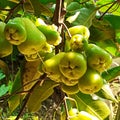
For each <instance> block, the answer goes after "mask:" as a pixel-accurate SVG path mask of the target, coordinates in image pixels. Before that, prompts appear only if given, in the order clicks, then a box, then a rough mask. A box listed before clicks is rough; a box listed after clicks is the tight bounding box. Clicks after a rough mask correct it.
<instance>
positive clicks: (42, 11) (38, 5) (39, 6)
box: [30, 0, 53, 17]
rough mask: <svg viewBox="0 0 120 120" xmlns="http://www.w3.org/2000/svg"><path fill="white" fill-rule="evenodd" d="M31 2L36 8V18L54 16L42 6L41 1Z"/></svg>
mask: <svg viewBox="0 0 120 120" xmlns="http://www.w3.org/2000/svg"><path fill="white" fill-rule="evenodd" d="M30 2H31V4H32V6H33V8H34V12H35V13H34V14H35V15H36V16H40V15H45V16H49V17H52V16H53V13H52V12H51V10H50V9H49V8H48V7H47V6H45V5H43V4H41V3H40V2H39V0H30Z"/></svg>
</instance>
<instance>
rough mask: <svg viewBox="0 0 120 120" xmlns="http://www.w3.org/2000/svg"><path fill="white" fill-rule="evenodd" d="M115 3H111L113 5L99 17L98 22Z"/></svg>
mask: <svg viewBox="0 0 120 120" xmlns="http://www.w3.org/2000/svg"><path fill="white" fill-rule="evenodd" d="M116 3H117V1H115V2H113V4H112V5H111V6H110V7H109V8H108V9H107V10H106V11H105V12H104V13H103V14H102V15H101V16H100V17H99V19H98V20H101V19H102V18H103V16H104V15H105V14H106V13H107V12H108V11H109V10H110V9H111V8H112V7H113V6H114V5H115V4H116Z"/></svg>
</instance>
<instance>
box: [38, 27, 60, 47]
mask: <svg viewBox="0 0 120 120" xmlns="http://www.w3.org/2000/svg"><path fill="white" fill-rule="evenodd" d="M38 29H39V30H40V31H41V32H42V33H43V34H44V35H45V37H46V40H47V42H48V43H49V44H50V45H54V46H56V45H59V44H60V43H61V37H60V34H59V33H58V32H57V30H54V29H53V28H52V27H50V26H47V25H40V26H38Z"/></svg>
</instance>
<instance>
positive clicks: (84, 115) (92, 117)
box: [78, 111, 99, 120]
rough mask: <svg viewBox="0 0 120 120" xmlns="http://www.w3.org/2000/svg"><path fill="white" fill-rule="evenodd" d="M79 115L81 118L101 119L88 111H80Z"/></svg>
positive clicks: (84, 119) (85, 119)
mask: <svg viewBox="0 0 120 120" xmlns="http://www.w3.org/2000/svg"><path fill="white" fill-rule="evenodd" d="M78 117H79V120H99V119H98V118H97V117H96V116H93V115H91V114H89V113H88V112H86V111H80V112H79V114H78Z"/></svg>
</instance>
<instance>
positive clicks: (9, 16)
mask: <svg viewBox="0 0 120 120" xmlns="http://www.w3.org/2000/svg"><path fill="white" fill-rule="evenodd" d="M23 3H24V0H21V1H20V2H19V3H18V4H16V5H15V6H14V7H13V8H11V9H10V10H9V13H8V15H7V17H6V19H5V21H4V22H8V20H9V19H10V18H11V16H12V15H13V13H14V11H15V10H16V9H17V8H18V7H19V6H20V5H23Z"/></svg>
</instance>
